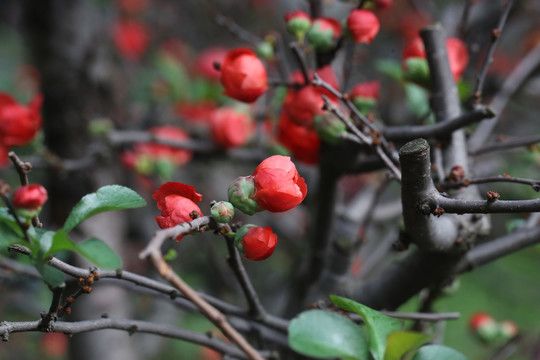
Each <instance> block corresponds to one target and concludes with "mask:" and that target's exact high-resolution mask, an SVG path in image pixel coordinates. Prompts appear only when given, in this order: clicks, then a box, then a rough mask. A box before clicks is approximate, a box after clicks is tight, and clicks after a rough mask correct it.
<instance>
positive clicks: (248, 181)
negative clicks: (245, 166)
mask: <svg viewBox="0 0 540 360" xmlns="http://www.w3.org/2000/svg"><path fill="white" fill-rule="evenodd" d="M227 193H228V195H229V201H230V202H231V203H232V204H233V206H234V207H235V208H237V209H239V210H240V211H242V212H244V213H246V214H248V215H253V214H255V213H256V212H257V211H259V205H258V204H257V202H256V201H255V200H254V199H253V194H254V193H255V183H254V179H253V176H240V177H238V178H236V180H234V181H233V182H232V183H231V185H229V189H228V191H227Z"/></svg>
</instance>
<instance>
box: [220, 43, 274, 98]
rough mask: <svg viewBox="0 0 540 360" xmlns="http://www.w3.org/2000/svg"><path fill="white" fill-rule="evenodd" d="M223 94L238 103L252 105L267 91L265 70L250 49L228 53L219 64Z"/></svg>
mask: <svg viewBox="0 0 540 360" xmlns="http://www.w3.org/2000/svg"><path fill="white" fill-rule="evenodd" d="M221 84H222V85H223V87H224V88H225V92H224V94H225V95H227V96H229V97H231V98H233V99H235V100H238V101H242V102H246V103H252V102H254V101H255V100H257V99H258V98H259V96H261V95H262V94H263V93H264V92H265V91H266V89H268V77H267V74H266V69H265V68H264V65H263V63H262V61H261V60H259V58H258V57H257V55H256V54H255V53H254V52H253V51H252V50H250V49H246V48H240V49H235V50H232V51H230V52H229V53H228V54H227V56H226V57H225V59H224V60H223V63H222V64H221Z"/></svg>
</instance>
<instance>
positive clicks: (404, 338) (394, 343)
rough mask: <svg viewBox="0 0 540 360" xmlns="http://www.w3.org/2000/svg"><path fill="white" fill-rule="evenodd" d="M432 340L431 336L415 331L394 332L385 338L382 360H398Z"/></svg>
mask: <svg viewBox="0 0 540 360" xmlns="http://www.w3.org/2000/svg"><path fill="white" fill-rule="evenodd" d="M432 338H433V336H432V335H427V334H423V333H420V332H415V331H394V332H392V333H390V335H388V337H387V338H386V352H385V353H384V360H400V359H401V358H402V357H403V356H404V355H405V354H406V353H408V352H409V351H411V350H414V349H416V348H419V347H420V346H422V345H424V344H425V343H426V342H428V341H429V340H431V339H432Z"/></svg>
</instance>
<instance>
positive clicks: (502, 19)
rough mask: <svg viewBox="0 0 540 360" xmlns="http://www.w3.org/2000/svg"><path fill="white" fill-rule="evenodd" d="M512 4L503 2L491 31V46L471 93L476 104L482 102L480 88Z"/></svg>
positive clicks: (511, 1)
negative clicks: (500, 11) (496, 22)
mask: <svg viewBox="0 0 540 360" xmlns="http://www.w3.org/2000/svg"><path fill="white" fill-rule="evenodd" d="M513 4H514V0H505V1H504V4H503V12H502V14H501V17H500V19H499V23H498V24H497V28H495V29H493V30H492V31H491V44H490V45H489V49H488V52H487V54H486V57H485V58H484V63H483V65H482V69H481V70H480V74H478V76H477V78H476V86H475V88H474V92H473V94H474V95H473V96H474V98H475V100H476V103H477V104H480V102H481V101H482V88H483V87H484V80H485V78H486V74H487V71H488V68H489V65H490V64H491V63H492V62H493V53H494V52H495V48H496V47H497V43H498V42H499V38H500V36H501V33H502V31H503V29H504V25H505V24H506V19H508V14H510V10H511V9H512V5H513Z"/></svg>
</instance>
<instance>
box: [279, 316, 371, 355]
mask: <svg viewBox="0 0 540 360" xmlns="http://www.w3.org/2000/svg"><path fill="white" fill-rule="evenodd" d="M289 344H290V346H291V348H292V349H293V350H295V351H297V352H299V353H301V354H303V355H307V356H311V357H314V358H318V359H323V358H329V357H330V358H332V357H334V358H335V357H339V358H342V359H350V360H353V359H358V360H364V359H367V357H368V348H367V342H366V339H365V335H364V332H363V331H362V328H361V327H360V326H358V325H357V324H355V323H354V322H353V321H351V320H349V319H347V318H345V317H344V316H341V315H339V314H337V313H334V312H330V311H326V310H308V311H305V312H303V313H301V314H300V315H299V316H298V317H297V318H295V319H293V320H292V321H291V324H290V325H289Z"/></svg>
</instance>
